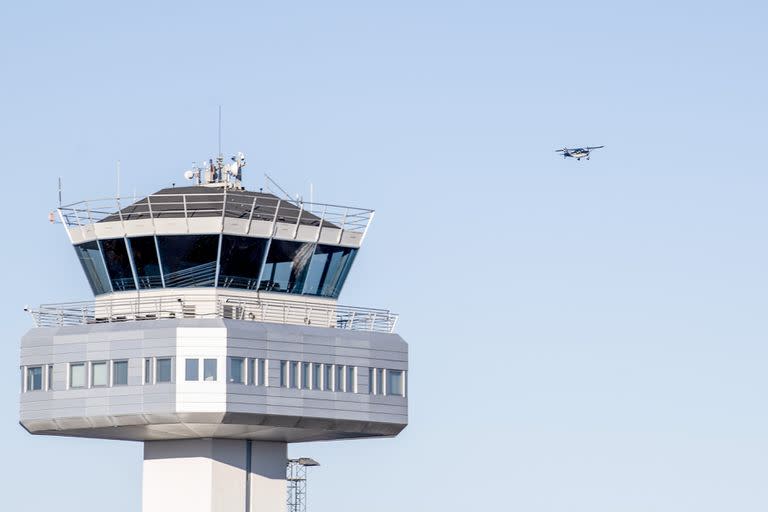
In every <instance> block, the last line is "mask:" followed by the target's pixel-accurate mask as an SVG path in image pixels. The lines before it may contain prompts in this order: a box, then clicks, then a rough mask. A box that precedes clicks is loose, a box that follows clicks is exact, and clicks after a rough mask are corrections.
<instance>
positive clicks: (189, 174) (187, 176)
mask: <svg viewBox="0 0 768 512" xmlns="http://www.w3.org/2000/svg"><path fill="white" fill-rule="evenodd" d="M184 177H185V178H187V179H188V180H191V179H192V178H194V177H195V173H194V172H192V171H187V172H185V173H184Z"/></svg>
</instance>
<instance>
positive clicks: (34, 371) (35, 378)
mask: <svg viewBox="0 0 768 512" xmlns="http://www.w3.org/2000/svg"><path fill="white" fill-rule="evenodd" d="M41 389H43V367H42V366H31V367H29V368H27V391H39V390H41Z"/></svg>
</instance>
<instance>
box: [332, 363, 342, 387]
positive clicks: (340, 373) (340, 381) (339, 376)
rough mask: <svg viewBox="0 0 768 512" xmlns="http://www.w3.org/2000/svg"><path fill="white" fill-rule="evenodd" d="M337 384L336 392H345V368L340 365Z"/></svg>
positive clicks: (337, 371)
mask: <svg viewBox="0 0 768 512" xmlns="http://www.w3.org/2000/svg"><path fill="white" fill-rule="evenodd" d="M335 384H336V386H335V387H334V389H333V390H334V391H344V367H343V366H342V365H340V364H337V365H336V380H335Z"/></svg>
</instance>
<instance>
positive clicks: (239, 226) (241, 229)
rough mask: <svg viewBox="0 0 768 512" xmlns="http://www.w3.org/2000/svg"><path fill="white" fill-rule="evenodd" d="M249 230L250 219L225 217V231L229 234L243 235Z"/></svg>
mask: <svg viewBox="0 0 768 512" xmlns="http://www.w3.org/2000/svg"><path fill="white" fill-rule="evenodd" d="M247 232H248V219H233V218H231V217H226V218H224V233H225V234H228V235H241V236H242V235H243V234H245V233H247Z"/></svg>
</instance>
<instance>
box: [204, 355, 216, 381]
mask: <svg viewBox="0 0 768 512" xmlns="http://www.w3.org/2000/svg"><path fill="white" fill-rule="evenodd" d="M216 366H217V365H216V359H204V360H203V380H207V381H215V380H216V379H217V378H218V376H217V375H216V373H217V372H216V370H217V368H216Z"/></svg>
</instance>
